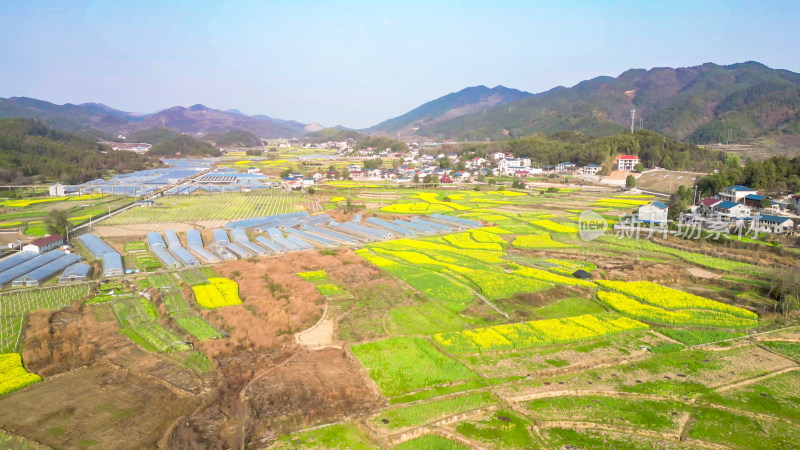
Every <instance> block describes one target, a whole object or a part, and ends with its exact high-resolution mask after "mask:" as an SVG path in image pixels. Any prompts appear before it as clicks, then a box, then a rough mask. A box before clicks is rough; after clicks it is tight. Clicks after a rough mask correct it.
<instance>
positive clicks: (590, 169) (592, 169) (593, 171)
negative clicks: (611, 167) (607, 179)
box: [580, 164, 602, 175]
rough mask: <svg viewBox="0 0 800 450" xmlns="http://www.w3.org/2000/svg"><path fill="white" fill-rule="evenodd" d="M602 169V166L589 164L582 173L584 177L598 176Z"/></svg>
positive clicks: (581, 170) (583, 168)
mask: <svg viewBox="0 0 800 450" xmlns="http://www.w3.org/2000/svg"><path fill="white" fill-rule="evenodd" d="M600 169H602V166H600V165H599V164H587V165H585V166H583V167H582V168H581V169H580V173H581V174H583V175H597V172H600Z"/></svg>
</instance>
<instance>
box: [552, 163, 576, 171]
mask: <svg viewBox="0 0 800 450" xmlns="http://www.w3.org/2000/svg"><path fill="white" fill-rule="evenodd" d="M567 170H575V164H573V163H571V162H569V161H564V162H561V163H558V164H556V172H564V171H567Z"/></svg>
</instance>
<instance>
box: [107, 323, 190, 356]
mask: <svg viewBox="0 0 800 450" xmlns="http://www.w3.org/2000/svg"><path fill="white" fill-rule="evenodd" d="M122 333H123V334H124V335H126V336H128V337H129V338H131V340H133V341H134V342H136V343H137V344H139V345H141V346H142V347H144V348H145V349H147V350H151V351H156V352H159V353H172V352H175V351H185V350H189V349H190V348H191V347H190V346H189V345H188V344H186V343H185V342H183V341H182V340H181V339H180V338H179V337H178V336H175V335H174V334H173V333H171V332H170V331H168V330H167V329H165V328H164V327H162V326H161V325H158V324H147V325H142V326H135V327H130V328H123V329H122Z"/></svg>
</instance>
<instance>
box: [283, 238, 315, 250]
mask: <svg viewBox="0 0 800 450" xmlns="http://www.w3.org/2000/svg"><path fill="white" fill-rule="evenodd" d="M286 239H287V240H288V241H290V242H291V243H292V244H294V245H295V247H296V248H297V249H299V250H314V246H313V245H311V244H309V243H308V242H306V241H304V240H302V239H300V238H299V237H297V236H289V237H288V238H286Z"/></svg>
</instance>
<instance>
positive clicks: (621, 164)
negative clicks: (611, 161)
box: [617, 155, 639, 172]
mask: <svg viewBox="0 0 800 450" xmlns="http://www.w3.org/2000/svg"><path fill="white" fill-rule="evenodd" d="M637 164H639V157H638V156H634V155H620V156H619V158H618V159H617V170H627V171H629V172H632V171H633V170H635V168H636V165H637Z"/></svg>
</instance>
